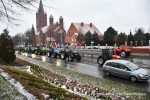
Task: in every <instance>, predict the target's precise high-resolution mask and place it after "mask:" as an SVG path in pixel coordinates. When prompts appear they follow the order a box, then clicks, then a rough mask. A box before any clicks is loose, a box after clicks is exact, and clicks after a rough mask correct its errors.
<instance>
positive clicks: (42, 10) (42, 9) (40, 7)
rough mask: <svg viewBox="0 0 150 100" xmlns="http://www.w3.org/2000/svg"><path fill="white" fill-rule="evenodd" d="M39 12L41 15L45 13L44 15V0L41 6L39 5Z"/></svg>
mask: <svg viewBox="0 0 150 100" xmlns="http://www.w3.org/2000/svg"><path fill="white" fill-rule="evenodd" d="M38 12H39V13H41V12H43V13H44V8H43V3H42V0H40V4H39V9H38Z"/></svg>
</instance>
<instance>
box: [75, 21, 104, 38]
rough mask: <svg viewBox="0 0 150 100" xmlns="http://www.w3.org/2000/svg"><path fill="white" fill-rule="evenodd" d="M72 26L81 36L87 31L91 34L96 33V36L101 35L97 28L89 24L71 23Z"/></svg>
mask: <svg viewBox="0 0 150 100" xmlns="http://www.w3.org/2000/svg"><path fill="white" fill-rule="evenodd" d="M73 24H74V26H75V27H76V28H77V30H78V31H79V32H81V33H83V34H86V33H87V32H88V31H90V32H91V33H94V32H96V33H98V35H102V33H101V32H100V31H99V30H98V28H97V27H96V26H95V25H94V24H92V23H90V24H85V23H73Z"/></svg>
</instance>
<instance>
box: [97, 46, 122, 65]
mask: <svg viewBox="0 0 150 100" xmlns="http://www.w3.org/2000/svg"><path fill="white" fill-rule="evenodd" d="M120 58H121V57H120V56H118V55H115V54H114V52H113V49H110V48H106V49H102V53H101V55H100V56H99V57H98V58H97V63H98V64H99V65H100V66H102V65H103V64H104V63H105V61H106V60H110V59H120Z"/></svg>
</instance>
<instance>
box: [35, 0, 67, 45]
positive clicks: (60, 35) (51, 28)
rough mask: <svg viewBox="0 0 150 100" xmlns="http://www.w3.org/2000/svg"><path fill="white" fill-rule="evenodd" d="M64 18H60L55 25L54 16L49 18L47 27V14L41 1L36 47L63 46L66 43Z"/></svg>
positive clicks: (38, 13)
mask: <svg viewBox="0 0 150 100" xmlns="http://www.w3.org/2000/svg"><path fill="white" fill-rule="evenodd" d="M65 33H66V31H65V29H64V22H63V17H62V16H60V18H59V22H56V23H54V18H53V16H52V15H50V17H49V25H47V14H46V13H45V12H44V9H43V4H42V1H41V0H40V4H39V9H38V11H37V13H36V34H35V38H34V39H35V40H34V43H35V44H34V45H45V46H49V45H51V44H61V43H64V35H65Z"/></svg>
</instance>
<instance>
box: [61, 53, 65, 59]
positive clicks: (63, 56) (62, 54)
mask: <svg viewBox="0 0 150 100" xmlns="http://www.w3.org/2000/svg"><path fill="white" fill-rule="evenodd" d="M60 58H61V59H62V60H65V59H66V54H65V53H64V52H62V53H61V54H60Z"/></svg>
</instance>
